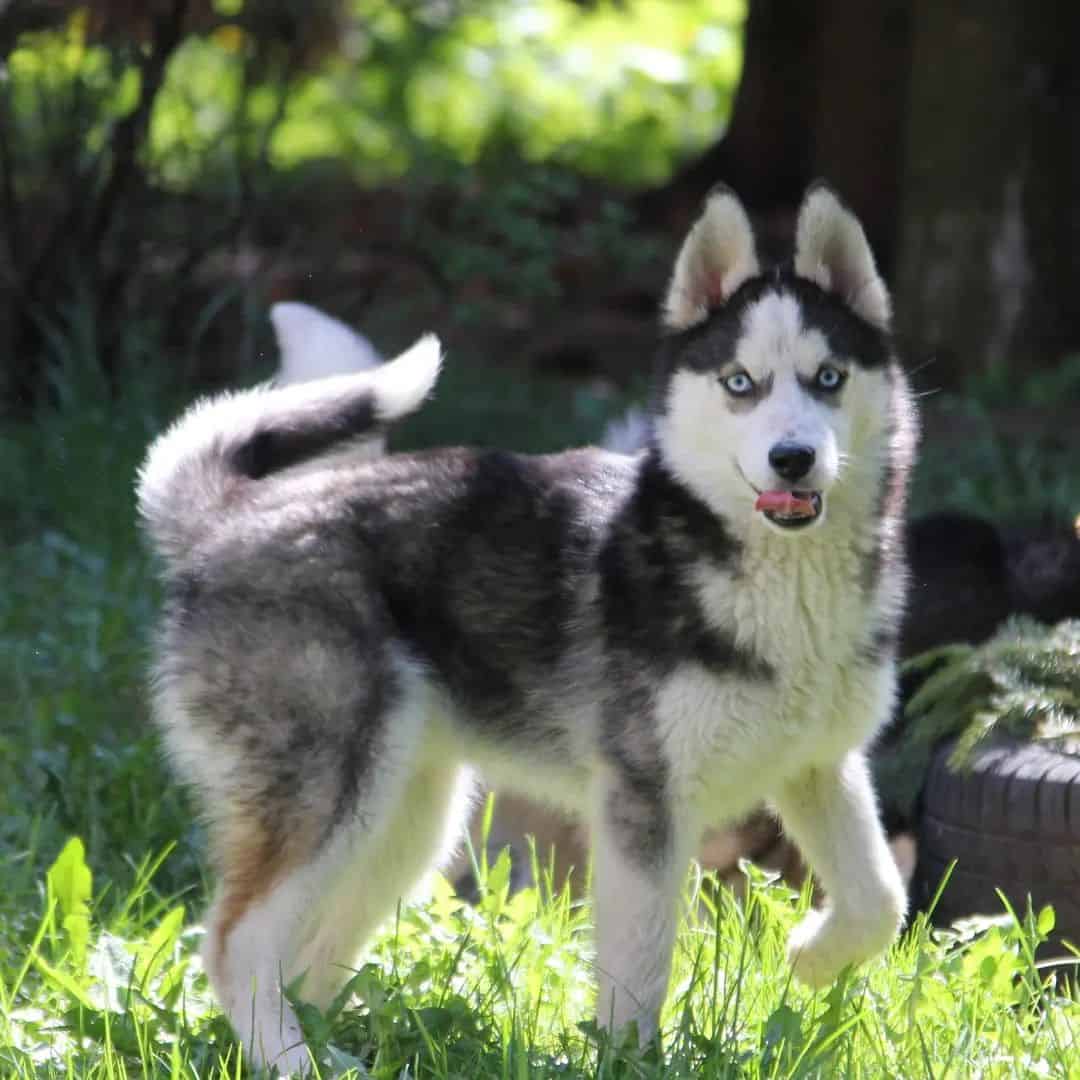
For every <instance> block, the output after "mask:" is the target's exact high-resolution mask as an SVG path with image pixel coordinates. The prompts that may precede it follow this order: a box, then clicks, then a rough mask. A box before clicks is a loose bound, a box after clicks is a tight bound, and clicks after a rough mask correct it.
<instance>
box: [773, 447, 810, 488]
mask: <svg viewBox="0 0 1080 1080" xmlns="http://www.w3.org/2000/svg"><path fill="white" fill-rule="evenodd" d="M769 464H770V465H771V466H772V467H773V468H774V469H775V470H776V471H777V472H778V473H779V474H780V475H781V476H782V477H783V478H784V479H785V480H791V481H795V480H801V479H802V478H803V477H804V476H805V475H806V474H807V473H808V472H809V471H810V470H811V469H812V468H813V467H814V448H813V447H812V446H804V445H803V444H802V443H794V442H782V443H777V444H776V445H775V446H774V447H773V448H772V449H771V450H770V451H769Z"/></svg>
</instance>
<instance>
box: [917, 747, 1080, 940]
mask: <svg viewBox="0 0 1080 1080" xmlns="http://www.w3.org/2000/svg"><path fill="white" fill-rule="evenodd" d="M951 751H952V746H951V745H947V746H944V747H942V748H941V749H940V750H939V751H938V752H937V754H936V755H935V756H934V759H933V762H932V763H931V766H930V771H929V774H928V776H927V781H926V788H925V796H924V804H923V806H924V809H923V816H922V821H921V824H920V832H919V866H918V870H917V872H916V878H915V883H914V886H915V887H914V894H915V895H914V900H915V902H916V903H917V904H918V905H919V906H920V907H924V906H925V905H926V904H928V903H929V901H930V900H931V898H932V897H933V895H934V893H935V892H936V890H937V888H938V885H939V884H940V882H941V879H942V877H943V876H944V874H945V871H946V869H947V867H948V866H949V864H950V863H951V862H952V861H953V860H954V859H955V860H956V866H955V868H954V869H953V872H952V876H951V877H950V879H949V884H948V885H947V886H946V888H945V891H944V893H943V894H942V896H941V899H940V901H939V902H938V906H937V909H936V910H935V913H934V921H935V922H937V923H947V922H951V921H953V920H954V919H959V918H964V917H966V916H969V915H973V914H991V915H999V914H1001V913H1002V912H1003V910H1004V909H1003V907H1002V904H1001V900H1000V899H999V898H998V896H997V894H996V893H995V891H994V890H995V888H998V889H1001V891H1002V892H1003V893H1004V894H1005V895H1006V896H1007V897H1008V898H1009V902H1010V903H1011V904H1012V905H1013V907H1014V909H1015V910H1016V912H1017V914H1018V915H1021V916H1022V915H1023V913H1024V912H1025V911H1026V909H1027V901H1028V896H1029V895H1030V897H1031V902H1032V904H1033V906H1034V908H1035V910H1036V911H1038V910H1039V909H1040V908H1041V907H1042V906H1043V905H1044V904H1052V905H1053V906H1054V911H1055V914H1056V916H1057V922H1056V927H1055V930H1054V935H1053V936H1054V938H1055V939H1056V940H1058V941H1060V940H1061V939H1062V938H1064V939H1068V940H1069V941H1072V942H1073V943H1074V944H1077V945H1080V757H1078V756H1075V755H1071V754H1062V753H1059V752H1057V751H1055V750H1051V749H1048V748H1046V747H1044V746H1039V745H1036V744H1032V743H1023V742H1011V741H1010V742H996V743H994V744H993V745H989V746H986V747H984V748H982V749H979V750H977V751H976V752H975V754H974V755H973V758H972V761H971V767H970V769H968V770H966V771H957V772H954V771H953V770H952V769H951V768H950V767H949V763H948V758H949V754H950V752H951Z"/></svg>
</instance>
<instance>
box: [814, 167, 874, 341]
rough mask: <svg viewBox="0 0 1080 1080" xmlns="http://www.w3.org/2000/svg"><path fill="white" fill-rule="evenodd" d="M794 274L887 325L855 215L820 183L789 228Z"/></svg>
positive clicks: (870, 257)
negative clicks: (791, 229)
mask: <svg viewBox="0 0 1080 1080" xmlns="http://www.w3.org/2000/svg"><path fill="white" fill-rule="evenodd" d="M795 273H796V274H798V275H799V277H803V278H807V279H809V280H810V281H813V282H814V283H815V284H817V285H820V286H821V287H822V288H823V289H825V290H826V292H832V293H836V294H837V295H838V296H840V297H841V299H842V300H843V301H844V303H846V304H847V306H848V307H849V308H851V310H852V311H854V312H855V314H856V315H859V316H861V317H862V318H864V319H865V320H866V321H867V322H869V323H873V324H874V325H875V326H877V327H879V328H880V329H882V330H887V329H888V327H889V319H890V317H891V315H892V308H891V305H890V303H889V292H888V290H887V289H886V288H885V282H883V281H882V280H881V277H880V276H879V274H878V272H877V267H876V266H875V265H874V255H873V253H872V252H871V250H870V245H869V243H867V240H866V233H864V232H863V227H862V226H861V225H860V224H859V221H858V218H856V217H855V215H854V214H853V213H852V212H851V211H850V210H848V209H847V208H846V207H845V206H844V205H843V204H842V203H841V202H840V200H839V199H838V198H837V197H836V196H835V195H834V194H833V193H832V192H831V191H830V190H829V189H828V188H827V187H825V186H824V185H818V184H815V185H814V186H813V187H812V188H810V190H809V191H808V192H807V193H806V198H805V199H804V200H803V204H802V208H801V209H800V210H799V224H798V226H797V227H796V230H795Z"/></svg>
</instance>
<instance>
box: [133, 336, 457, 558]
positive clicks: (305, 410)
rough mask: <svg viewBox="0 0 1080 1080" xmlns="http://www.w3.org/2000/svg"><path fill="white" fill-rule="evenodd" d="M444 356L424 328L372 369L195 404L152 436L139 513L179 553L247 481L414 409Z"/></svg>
mask: <svg viewBox="0 0 1080 1080" xmlns="http://www.w3.org/2000/svg"><path fill="white" fill-rule="evenodd" d="M441 363H442V351H441V349H440V347H439V341H438V339H437V338H436V337H434V336H433V335H430V334H429V335H427V336H426V337H423V338H421V339H420V340H419V341H418V342H417V343H416V344H415V345H414V346H413V347H412V348H411V349H409V350H408V352H405V353H403V354H402V355H401V356H399V357H397V359H395V360H392V361H390V362H389V363H386V364H383V365H382V366H380V367H377V368H373V369H372V370H370V371H361V372H357V373H356V374H352V375H336V376H333V377H331V378H325V379H317V380H315V381H314V382H307V383H301V384H299V385H296V386H284V387H279V388H268V387H260V388H257V389H254V390H247V391H242V392H240V393H226V394H222V395H220V396H218V397H213V398H207V399H206V400H204V401H201V402H198V403H196V404H195V405H193V406H192V407H191V408H190V409H189V410H188V411H187V412H186V413H185V414H184V415H183V416H181V417H180V419H179V420H177V422H176V423H175V424H173V426H172V427H171V428H169V429H168V430H167V431H166V432H165V433H164V434H163V435H161V436H159V437H158V438H157V439H156V440H155V442H154V443H153V445H152V446H151V447H150V450H149V453H148V454H147V456H146V461H145V462H144V464H143V466H142V468H141V469H140V471H139V480H138V491H137V493H138V506H139V513H140V515H141V516H142V519H143V522H144V525H145V528H146V530H147V532H148V534H149V535H150V538H151V540H152V541H153V543H154V546H155V547H156V549H157V550H158V552H159V553H160V554H161V555H162V556H164V557H165V558H166V559H167V560H170V561H175V560H180V559H182V558H183V557H184V555H185V553H187V552H188V551H189V550H190V548H191V545H192V544H193V543H194V542H196V541H197V540H198V539H199V537H200V536H202V535H203V533H204V531H205V529H206V527H207V525H208V523H209V522H211V521H212V520H213V517H214V516H215V515H220V514H221V513H223V512H225V511H226V510H227V508H228V503H229V500H230V497H234V496H235V495H236V494H237V493H238V491H239V490H240V489H241V488H242V487H243V486H244V485H246V484H250V483H253V482H257V481H258V480H260V479H261V478H262V477H265V476H267V475H268V474H270V473H274V472H276V471H278V470H279V469H285V468H288V467H289V466H290V465H296V464H299V463H300V462H303V461H307V460H308V459H310V458H313V457H317V456H318V455H320V454H323V453H326V452H328V451H330V450H332V449H334V448H335V447H336V446H337V445H338V444H340V443H341V442H343V441H344V440H347V439H350V438H354V437H356V436H360V435H363V434H365V432H372V431H374V430H375V429H376V428H377V427H378V426H379V425H380V424H386V423H390V422H391V421H394V420H396V419H398V418H399V417H402V416H405V415H407V414H408V413H410V412H412V411H413V410H414V409H416V408H418V407H419V405H420V404H421V403H422V402H423V400H424V398H426V397H427V395H428V394H429V393H430V391H431V389H432V387H433V386H434V385H435V380H436V378H437V377H438V374H439V368H440V365H441Z"/></svg>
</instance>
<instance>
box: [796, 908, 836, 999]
mask: <svg viewBox="0 0 1080 1080" xmlns="http://www.w3.org/2000/svg"><path fill="white" fill-rule="evenodd" d="M836 937H837V934H836V928H835V922H834V920H833V919H831V918H830V917H829V916H828V915H826V914H825V912H823V911H811V912H810V913H809V914H808V915H807V916H806V917H805V918H804V919H803V920H802V922H800V923H799V924H798V926H796V927H795V929H794V930H792V931H791V935H790V937H788V948H787V955H788V963H790V964H791V967H792V970H793V971H794V972H795V978H797V979H798V980H799V981H800V982H803V983H806V985H807V986H812V987H815V988H816V987H821V986H827V985H828V984H829V983H831V982H832V981H833V979H835V978H836V976H837V975H839V974H840V972H841V971H842V970H843V968H844V965H845V964H846V963H847V961H846V960H844V959H842V955H843V951H842V950H841V949H839V948H838V947H837V946H838V945H839V942H837V941H836V940H835V939H836Z"/></svg>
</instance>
